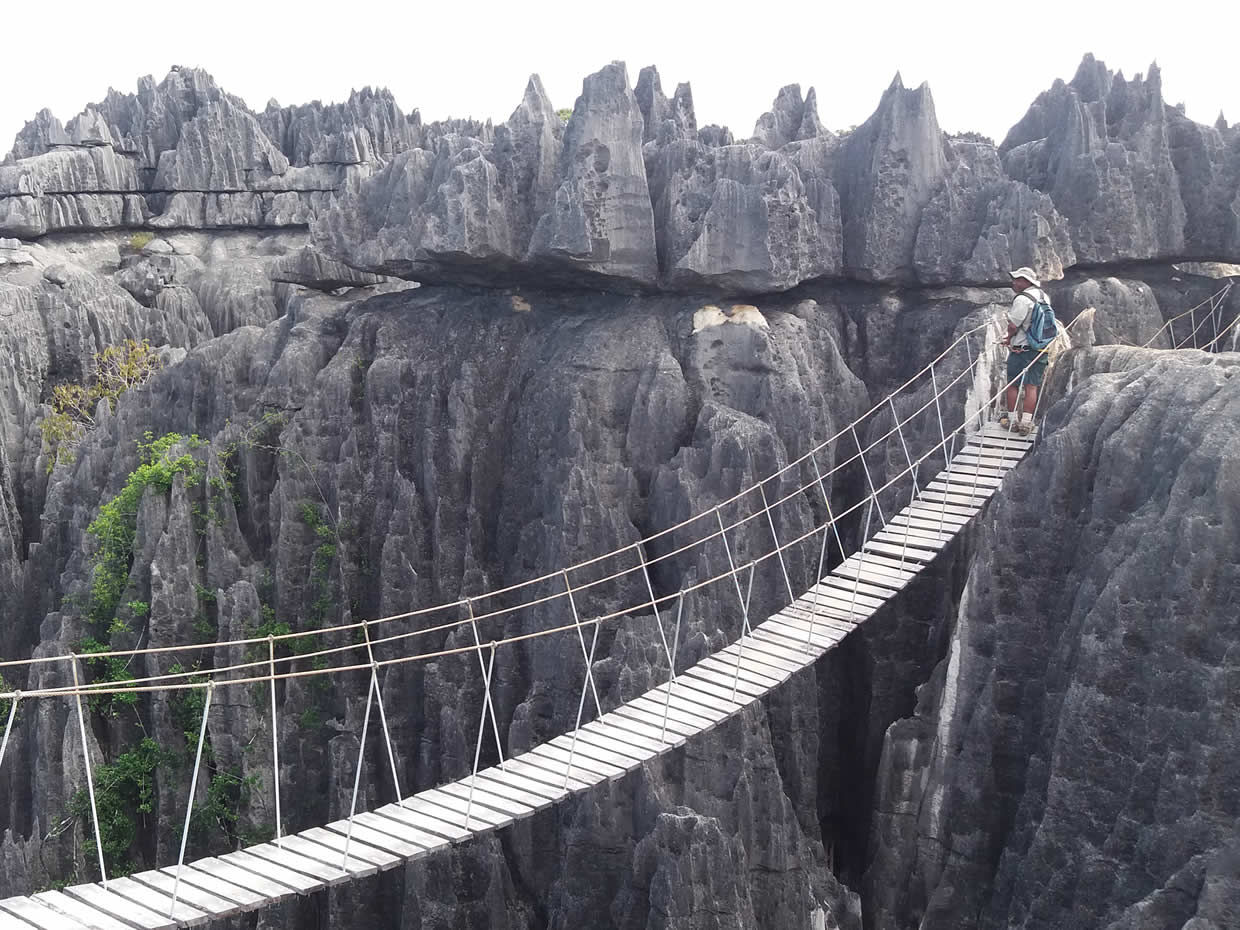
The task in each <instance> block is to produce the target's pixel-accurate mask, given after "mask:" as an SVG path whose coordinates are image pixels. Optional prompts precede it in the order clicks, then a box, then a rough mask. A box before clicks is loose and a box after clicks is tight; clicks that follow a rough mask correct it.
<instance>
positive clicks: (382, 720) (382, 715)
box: [362, 620, 405, 807]
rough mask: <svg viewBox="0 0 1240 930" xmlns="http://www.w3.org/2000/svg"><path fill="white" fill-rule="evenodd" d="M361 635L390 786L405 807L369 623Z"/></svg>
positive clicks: (398, 800) (364, 623)
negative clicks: (372, 683)
mask: <svg viewBox="0 0 1240 930" xmlns="http://www.w3.org/2000/svg"><path fill="white" fill-rule="evenodd" d="M362 633H363V634H364V635H365V637H366V656H367V657H368V658H369V659H370V675H371V677H372V678H373V679H374V688H375V697H376V698H378V701H379V724H380V725H381V726H382V727H383V742H384V743H385V744H387V757H388V764H389V765H390V766H391V768H392V786H393V787H394V788H395V789H396V804H397V806H398V807H404V806H405V798H404V795H403V794H402V793H401V790H400V776H399V775H398V774H397V773H396V753H395V752H394V751H393V750H392V732H391V731H390V730H389V729H388V720H387V710H386V709H385V708H384V706H383V689H382V688H381V687H380V686H379V663H378V662H376V661H375V650H374V645H373V644H372V643H371V641H370V621H369V620H363V621H362Z"/></svg>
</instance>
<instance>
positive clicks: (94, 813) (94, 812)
mask: <svg viewBox="0 0 1240 930" xmlns="http://www.w3.org/2000/svg"><path fill="white" fill-rule="evenodd" d="M69 664H70V666H71V667H72V668H73V696H74V698H75V699H76V701H77V718H78V729H79V730H80V731H81V734H82V758H83V759H85V760H86V790H87V792H88V793H89V794H90V815H91V817H93V818H94V821H95V852H96V853H98V854H99V875H100V876H101V877H102V879H103V882H102V883H103V887H104V890H107V887H108V870H107V869H106V868H105V867H104V864H103V837H102V835H101V834H100V830H99V809H98V807H96V805H95V778H94V776H93V775H92V774H91V769H90V744H89V743H88V742H86V716H85V715H84V714H83V713H82V691H81V682H80V680H79V679H78V657H77V655H76V653H75V654H72V655H70V656H69Z"/></svg>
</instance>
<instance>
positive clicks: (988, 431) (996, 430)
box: [974, 423, 1033, 447]
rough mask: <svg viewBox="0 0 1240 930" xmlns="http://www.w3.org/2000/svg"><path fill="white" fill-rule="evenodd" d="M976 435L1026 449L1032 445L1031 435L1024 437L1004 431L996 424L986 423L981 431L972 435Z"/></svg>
mask: <svg viewBox="0 0 1240 930" xmlns="http://www.w3.org/2000/svg"><path fill="white" fill-rule="evenodd" d="M978 434H980V435H982V436H984V437H986V438H987V439H997V440H999V441H1001V442H1014V443H1016V442H1019V443H1022V444H1023V445H1025V446H1026V447H1028V446H1032V445H1033V433H1030V434H1029V435H1027V436H1026V435H1024V434H1022V433H1019V432H1013V431H1012V430H1006V429H1004V428H1003V427H1002V426H1000V425H999V424H998V423H987V424H986V425H985V426H984V427H982V428H981V430H979V431H978V433H975V434H974V435H978Z"/></svg>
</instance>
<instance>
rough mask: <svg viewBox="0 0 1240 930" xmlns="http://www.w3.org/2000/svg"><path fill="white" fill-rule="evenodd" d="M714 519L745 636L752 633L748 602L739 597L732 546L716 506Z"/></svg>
mask: <svg viewBox="0 0 1240 930" xmlns="http://www.w3.org/2000/svg"><path fill="white" fill-rule="evenodd" d="M715 519H717V520H718V521H719V535H720V536H722V537H723V550H724V552H726V553H727V554H728V568H729V569H730V570H731V571H730V572H729V574H731V576H732V583H733V584H734V585H736V599H737V600H738V601H740V604H741V617H742V620H743V621H744V623H743V626H742V628H741V635H742V636H746V635H748V634H749V633H751V632H752V630H751V628H750V626H749V602H748V601H747V600H746V599H745V598H744V597H743V596H742V595H741V580H740V578H739V577H738V576H737V574H736V562H734V561H733V560H732V546H731V544H730V543H729V542H728V531H727V530H725V529H724V528H723V516H722V515H721V514H720V513H719V507H718V506H716V507H715ZM750 577H751V578H752V577H753V576H752V575H751V576H750Z"/></svg>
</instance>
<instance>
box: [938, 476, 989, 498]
mask: <svg viewBox="0 0 1240 930" xmlns="http://www.w3.org/2000/svg"><path fill="white" fill-rule="evenodd" d="M1002 483H1003V482H1002V481H1001V480H999V479H998V478H983V477H981V476H978V477H977V478H976V479H974V478H970V477H967V476H965V475H952V477H951V481H950V482H949V481H947V480H946V479H945V478H943V477H941V476H940V477H938V478H935V479H933V480H932V481H931V482H930V483H929V484H927V485H926V486H925V488H923V489H922V492H921V499H922V500H925V499H926V494H927V493H929V492H931V491H934V492H937V493H939V494H955V495H956V496H957V497H964V498H966V499H969V498H977V497H980V496H982V495H985V496H990V495H992V494H994V493H995V491H996V490H998V488H999V485H1001V484H1002Z"/></svg>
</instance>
